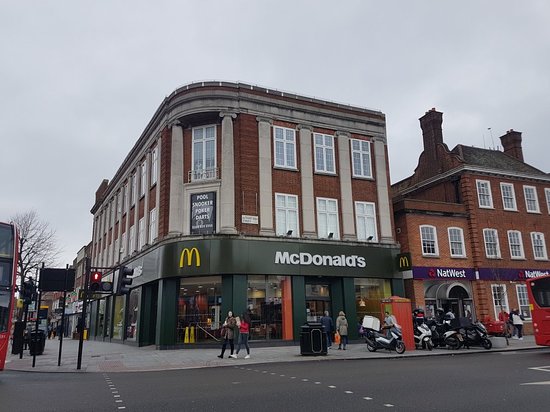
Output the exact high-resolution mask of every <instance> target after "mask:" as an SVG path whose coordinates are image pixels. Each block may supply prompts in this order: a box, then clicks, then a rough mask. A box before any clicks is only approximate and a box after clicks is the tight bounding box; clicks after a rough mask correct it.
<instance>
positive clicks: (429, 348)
mask: <svg viewBox="0 0 550 412" xmlns="http://www.w3.org/2000/svg"><path fill="white" fill-rule="evenodd" d="M426 347H427V348H428V350H433V348H434V344H433V342H432V341H431V340H429V341H428V342H426Z"/></svg>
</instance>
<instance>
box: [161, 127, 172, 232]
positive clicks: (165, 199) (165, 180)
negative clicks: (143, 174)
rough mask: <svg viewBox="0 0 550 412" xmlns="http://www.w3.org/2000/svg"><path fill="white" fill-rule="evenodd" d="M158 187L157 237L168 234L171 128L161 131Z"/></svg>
mask: <svg viewBox="0 0 550 412" xmlns="http://www.w3.org/2000/svg"><path fill="white" fill-rule="evenodd" d="M160 139H161V150H160V156H159V161H160V173H159V180H158V184H157V187H159V190H160V193H159V209H158V225H159V227H158V233H159V238H162V237H164V236H166V235H167V234H168V222H169V218H170V169H171V159H172V130H171V128H168V127H166V128H165V129H164V130H163V131H162V133H161V137H160Z"/></svg>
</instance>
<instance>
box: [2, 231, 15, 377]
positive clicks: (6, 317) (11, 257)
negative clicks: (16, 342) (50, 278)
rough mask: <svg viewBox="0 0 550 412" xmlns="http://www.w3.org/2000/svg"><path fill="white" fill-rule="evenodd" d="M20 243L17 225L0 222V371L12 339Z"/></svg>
mask: <svg viewBox="0 0 550 412" xmlns="http://www.w3.org/2000/svg"><path fill="white" fill-rule="evenodd" d="M18 244H19V242H18V241H17V230H16V228H15V226H14V225H11V224H7V223H1V222H0V371H1V370H3V369H4V364H5V363H6V354H7V352H8V346H9V341H10V331H11V318H12V314H13V305H14V301H15V279H16V273H17V245H18Z"/></svg>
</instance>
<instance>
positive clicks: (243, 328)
mask: <svg viewBox="0 0 550 412" xmlns="http://www.w3.org/2000/svg"><path fill="white" fill-rule="evenodd" d="M250 322H251V320H250V315H249V314H248V313H243V314H242V315H241V322H240V325H239V343H238V344H237V352H235V354H234V355H229V357H230V358H234V359H237V355H238V354H239V351H240V350H241V345H244V347H245V348H246V356H245V357H244V358H245V359H250V346H248V338H249V336H250Z"/></svg>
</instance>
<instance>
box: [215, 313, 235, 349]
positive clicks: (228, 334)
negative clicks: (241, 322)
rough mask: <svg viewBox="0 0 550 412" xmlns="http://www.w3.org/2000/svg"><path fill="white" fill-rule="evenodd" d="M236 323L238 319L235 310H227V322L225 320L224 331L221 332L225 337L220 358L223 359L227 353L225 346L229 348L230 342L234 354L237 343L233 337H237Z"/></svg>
mask: <svg viewBox="0 0 550 412" xmlns="http://www.w3.org/2000/svg"><path fill="white" fill-rule="evenodd" d="M236 325H237V320H236V319H235V318H234V317H233V312H231V311H229V312H227V317H226V318H225V322H223V327H222V333H221V336H222V338H223V345H222V353H221V354H219V355H218V358H220V359H223V354H224V353H225V348H227V344H228V343H229V347H230V348H231V355H233V350H234V349H235V345H234V344H233V339H234V337H235V326H236Z"/></svg>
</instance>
